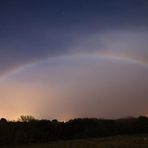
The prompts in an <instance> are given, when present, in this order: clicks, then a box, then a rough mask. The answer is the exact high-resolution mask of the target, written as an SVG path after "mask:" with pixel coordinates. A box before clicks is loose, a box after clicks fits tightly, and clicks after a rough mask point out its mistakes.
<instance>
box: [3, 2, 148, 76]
mask: <svg viewBox="0 0 148 148" xmlns="http://www.w3.org/2000/svg"><path fill="white" fill-rule="evenodd" d="M147 26H148V1H147V0H21V1H20V0H13V1H12V0H1V1H0V73H3V72H6V71H7V70H9V69H11V68H13V67H15V66H17V65H21V64H25V63H30V62H32V61H34V60H38V59H42V58H46V57H47V56H49V57H50V56H52V55H59V54H65V53H69V52H71V51H72V50H75V49H73V47H74V46H75V45H76V44H77V43H78V42H80V40H81V39H83V38H84V37H86V36H91V35H92V34H95V33H96V32H99V31H102V30H105V31H106V30H111V29H124V28H135V29H136V28H139V27H147ZM90 50H91V49H90ZM73 52H74V51H73Z"/></svg>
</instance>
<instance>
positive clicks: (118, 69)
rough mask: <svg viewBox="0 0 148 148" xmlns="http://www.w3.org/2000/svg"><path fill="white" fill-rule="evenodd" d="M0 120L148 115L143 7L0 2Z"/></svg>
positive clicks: (123, 2) (126, 1)
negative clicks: (22, 117) (28, 117)
mask: <svg viewBox="0 0 148 148" xmlns="http://www.w3.org/2000/svg"><path fill="white" fill-rule="evenodd" d="M0 102H1V107H0V116H1V117H6V118H8V119H17V117H19V116H20V115H21V114H25V115H26V114H31V115H33V116H35V117H37V118H48V119H53V118H58V119H59V120H67V119H69V118H75V117H97V118H119V117H126V116H137V115H148V109H147V108H148V105H147V104H148V1H147V0H21V1H20V0H13V1H12V0H1V1H0Z"/></svg>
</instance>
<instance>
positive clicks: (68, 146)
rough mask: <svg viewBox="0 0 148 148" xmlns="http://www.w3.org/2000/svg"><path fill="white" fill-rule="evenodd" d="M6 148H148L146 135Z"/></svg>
mask: <svg viewBox="0 0 148 148" xmlns="http://www.w3.org/2000/svg"><path fill="white" fill-rule="evenodd" d="M5 148H6V147H5ZM7 148H148V135H131V136H114V137H109V138H98V139H86V140H85V139H84V140H73V141H59V142H53V143H49V144H38V145H24V146H23V145H22V146H16V147H7Z"/></svg>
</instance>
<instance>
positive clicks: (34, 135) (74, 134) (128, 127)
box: [0, 116, 148, 145]
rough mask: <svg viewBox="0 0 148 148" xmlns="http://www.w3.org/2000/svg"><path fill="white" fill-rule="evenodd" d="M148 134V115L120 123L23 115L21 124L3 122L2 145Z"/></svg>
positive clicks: (125, 119) (119, 120)
mask: <svg viewBox="0 0 148 148" xmlns="http://www.w3.org/2000/svg"><path fill="white" fill-rule="evenodd" d="M146 133H148V117H145V116H140V117H138V118H124V119H116V120H110V119H95V118H78V119H73V120H69V121H67V122H59V121H57V120H52V121H50V120H37V119H35V118H34V117H32V116H21V118H20V119H19V120H18V121H7V120H6V119H4V118H1V120H0V145H18V144H30V143H45V142H50V141H57V140H72V139H81V138H99V137H106V136H115V135H122V134H146Z"/></svg>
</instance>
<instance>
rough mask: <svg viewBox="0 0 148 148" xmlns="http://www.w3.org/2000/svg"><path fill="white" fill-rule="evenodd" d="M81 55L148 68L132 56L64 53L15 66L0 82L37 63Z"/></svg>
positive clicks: (80, 56) (0, 77)
mask: <svg viewBox="0 0 148 148" xmlns="http://www.w3.org/2000/svg"><path fill="white" fill-rule="evenodd" d="M83 57H85V58H95V59H98V58H104V59H111V60H116V61H123V62H128V63H131V64H135V65H137V66H141V67H144V68H148V63H147V62H145V61H141V60H137V59H133V58H130V57H123V56H118V55H113V54H110V55H108V54H99V55H96V54H90V55H87V54H86V55H65V56H57V57H50V58H46V59H42V60H39V61H35V62H32V63H29V64H25V65H22V66H19V67H16V68H14V69H12V70H11V71H9V72H8V73H6V74H4V75H2V76H0V82H3V81H5V80H7V79H8V78H9V77H12V76H14V75H15V74H18V73H20V72H22V71H24V70H26V69H29V68H32V67H34V66H36V65H39V64H44V63H48V62H50V61H52V60H64V59H71V58H72V59H76V58H83Z"/></svg>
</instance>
